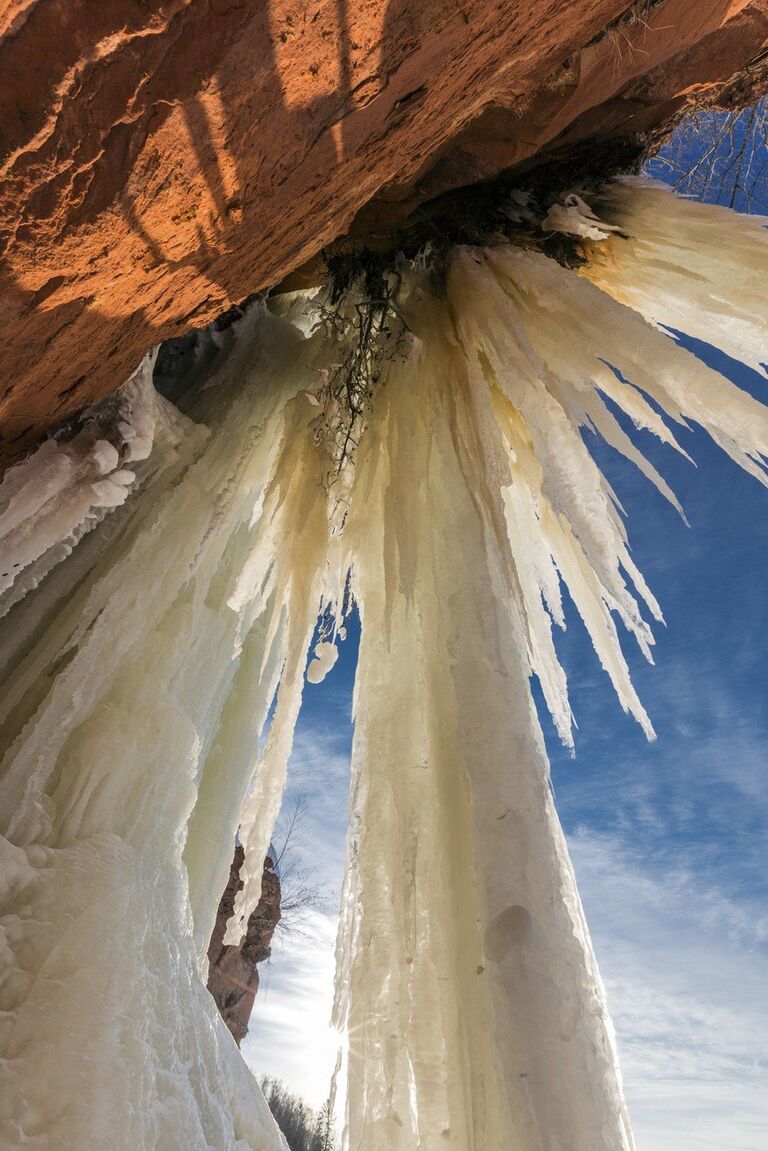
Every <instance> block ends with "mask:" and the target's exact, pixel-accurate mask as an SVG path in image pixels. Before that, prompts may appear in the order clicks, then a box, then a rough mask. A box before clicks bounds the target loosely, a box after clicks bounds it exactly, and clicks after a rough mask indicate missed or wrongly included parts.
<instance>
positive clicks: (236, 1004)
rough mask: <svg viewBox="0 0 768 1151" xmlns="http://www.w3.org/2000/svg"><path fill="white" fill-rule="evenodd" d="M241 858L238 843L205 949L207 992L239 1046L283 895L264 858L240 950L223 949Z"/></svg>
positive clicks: (267, 861)
mask: <svg viewBox="0 0 768 1151" xmlns="http://www.w3.org/2000/svg"><path fill="white" fill-rule="evenodd" d="M243 855H244V853H243V849H242V847H241V846H240V845H239V844H238V845H237V847H236V848H235V856H234V859H233V860H232V866H231V867H230V871H229V881H228V883H227V886H226V888H225V890H224V894H223V895H222V897H221V902H220V904H219V910H218V912H217V914H216V926H215V927H214V929H213V935H212V936H211V942H210V944H209V946H208V964H209V967H208V990H209V991H210V993H211V995H212V996H213V998H214V999H215V1000H216V1006H217V1007H218V1009H219V1011H220V1012H221V1015H222V1018H223V1020H224V1022H225V1023H226V1025H227V1027H228V1028H229V1030H230V1031H231V1032H232V1034H233V1035H234V1037H235V1042H236V1043H237V1045H238V1047H239V1046H240V1044H241V1042H242V1041H243V1039H244V1038H245V1036H246V1035H247V1034H248V1020H249V1019H250V1018H251V1011H252V1010H253V1003H254V1000H255V998H256V992H257V991H258V990H259V969H258V964H259V963H263V962H264V960H265V959H269V957H270V955H271V954H272V936H273V934H274V931H275V928H276V927H277V925H278V923H279V922H280V896H281V892H280V880H279V878H278V876H277V875H276V874H275V872H274V871H273V870H272V866H273V864H272V860H271V859H270V858H269V857H267V859H265V861H264V873H263V875H262V877H261V899H260V900H259V902H258V904H257V906H256V909H255V910H254V911H253V913H252V914H251V917H250V919H249V920H248V929H247V931H246V933H245V938H244V939H243V941H242V943H241V944H240V946H239V947H231V946H226V947H225V946H224V942H223V940H224V933H225V931H226V928H227V920H228V919H229V918H230V916H231V915H232V909H233V907H234V903H235V895H236V894H237V892H238V891H239V889H240V888H241V887H242V883H241V881H240V867H241V865H242V862H243Z"/></svg>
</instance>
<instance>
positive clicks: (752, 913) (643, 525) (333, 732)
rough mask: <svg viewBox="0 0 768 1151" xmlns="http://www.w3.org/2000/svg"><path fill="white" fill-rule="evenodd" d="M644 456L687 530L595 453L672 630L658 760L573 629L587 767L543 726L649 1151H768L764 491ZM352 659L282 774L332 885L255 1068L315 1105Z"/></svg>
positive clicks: (637, 675)
mask: <svg viewBox="0 0 768 1151" xmlns="http://www.w3.org/2000/svg"><path fill="white" fill-rule="evenodd" d="M688 346H691V344H690V342H689V343H688ZM692 350H694V351H696V352H697V354H700V355H701V356H702V358H705V359H708V360H709V361H710V362H711V363H713V365H714V366H718V367H720V368H721V369H722V370H726V371H727V374H729V375H731V377H732V378H733V379H734V380H735V381H736V382H737V383H738V384H739V385H740V386H742V387H747V388H748V389H749V390H750V391H752V392H753V394H755V395H757V396H759V397H760V398H762V399H765V400H767V401H768V380H766V379H765V378H763V377H761V376H758V375H757V374H755V373H750V372H748V371H747V370H746V369H744V368H743V367H741V366H740V365H735V364H733V363H732V362H727V361H726V360H725V359H724V358H723V357H722V356H719V355H718V353H716V352H714V351H713V350H712V349H708V348H707V347H706V346H696V347H692ZM633 435H634V436H635V437H636V442H638V443H639V444H640V445H641V447H642V448H643V450H644V451H645V453H646V454H647V456H648V457H649V458H650V459H651V461H652V462H653V463H654V464H656V465H657V466H658V467H659V469H660V470H661V471H662V473H663V474H664V475H665V477H666V478H667V479H668V480H669V481H670V482H671V484H672V487H673V488H674V490H675V492H676V493H677V495H678V496H679V497H680V499H681V502H682V504H683V506H684V508H685V511H686V514H687V516H688V519H689V522H690V525H691V526H690V528H687V527H686V526H685V525H684V524H683V522H682V521H681V520H680V519H679V517H678V516H677V514H676V513H675V512H674V510H673V509H672V508H671V507H670V506H669V505H668V504H667V503H666V502H665V501H664V500H662V499H661V497H659V496H658V495H657V494H656V493H655V492H654V491H653V489H652V488H651V487H650V485H648V484H647V483H646V482H645V481H643V480H642V477H640V476H639V475H638V474H637V473H636V472H635V471H634V469H632V468H631V467H630V466H629V465H627V464H626V462H625V461H624V460H622V459H620V458H619V457H618V456H616V455H615V453H613V452H612V451H611V450H610V449H608V448H605V447H604V446H603V445H602V444H600V443H597V442H595V443H594V444H590V446H593V447H594V453H595V456H596V458H597V459H598V462H599V463H600V465H601V467H602V468H603V470H604V472H605V474H606V476H607V478H608V480H609V481H610V482H611V484H612V485H613V487H614V489H615V490H616V492H617V494H618V495H619V497H620V499H621V500H622V503H623V504H624V507H625V508H626V511H627V515H628V527H629V534H630V542H631V545H632V549H633V554H634V558H635V560H636V561H637V563H638V565H639V567H640V570H641V571H642V572H643V573H644V575H645V576H646V578H647V579H648V582H649V585H650V586H651V589H652V590H653V592H654V593H655V595H656V596H657V598H658V599H659V601H660V603H661V606H662V609H663V611H664V615H665V620H666V627H662V626H657V627H656V628H655V635H656V641H657V642H656V648H655V659H656V666H655V667H650V666H649V665H648V664H646V662H645V661H644V659H643V658H642V656H640V655H639V653H638V652H636V651H635V650H633V648H632V644H631V643H630V642H629V641H628V642H626V643H625V644H624V647H625V651H626V653H627V656H628V659H629V661H630V666H631V668H632V672H633V678H634V682H635V685H636V687H637V689H638V691H639V694H640V697H641V699H642V701H643V703H644V705H645V706H646V708H647V710H648V712H649V714H650V716H651V719H652V721H653V724H654V726H655V728H656V732H657V736H658V738H657V740H656V742H655V743H653V744H649V743H647V742H646V740H645V737H644V736H643V734H642V732H641V731H640V729H639V727H638V726H637V725H636V724H635V723H634V722H633V721H632V720H630V719H628V718H627V717H625V716H624V714H623V713H622V711H621V709H620V707H619V705H618V703H617V701H616V700H615V698H614V696H613V693H612V690H611V687H610V684H609V682H608V680H607V677H606V676H605V674H604V673H603V672H602V671H601V669H600V667H599V664H598V663H597V660H596V658H595V656H594V653H593V652H592V650H591V647H590V644H589V640H588V638H587V636H586V634H585V632H584V629H583V628H582V626H581V624H580V622H579V621H578V619H577V618H576V617H575V613H574V612H573V611H571V612H570V616H569V619H568V627H567V630H566V632H565V633H562V634H559V635H558V637H557V639H558V650H559V653H560V657H561V659H562V661H563V664H564V666H565V668H566V670H567V672H568V678H569V684H570V692H571V701H572V705H573V710H574V713H575V716H576V721H577V723H578V731H577V733H576V755H575V757H574V758H571V757H570V756H569V755H568V754H567V752H565V751H564V750H563V748H562V747H561V746H560V744H559V742H558V739H557V735H556V733H555V732H554V729H553V728H552V725H551V723H550V721H549V719H548V717H547V716H546V714H545V712H544V709H543V707H542V708H540V714H541V717H542V725H543V728H544V732H545V737H546V739H547V746H548V751H549V754H550V759H551V763H552V778H553V785H554V789H555V794H556V798H557V806H558V810H559V813H560V818H561V820H562V822H563V825H564V827H565V830H566V834H567V836H568V839H569V844H570V849H571V852H572V855H573V860H574V866H575V868H576V874H577V878H578V881H579V886H580V890H581V894H582V898H583V900H584V904H585V907H586V912H587V917H588V920H589V924H590V928H591V931H592V935H593V940H594V944H595V949H596V952H597V956H598V960H599V963H600V967H601V971H602V974H603V978H604V980H605V983H606V986H607V990H608V996H609V1004H610V1008H611V1012H612V1015H613V1019H614V1023H615V1025H616V1030H617V1035H618V1041H619V1047H620V1054H621V1060H622V1067H623V1072H624V1080H625V1089H626V1093H627V1096H628V1100H629V1105H630V1111H631V1115H632V1119H633V1124H634V1127H635V1132H636V1137H637V1142H638V1146H639V1148H640V1151H768V1075H767V1074H766V1071H767V1067H766V1063H767V1060H766V1050H765V1036H766V1034H768V900H766V887H767V886H768V885H767V883H766V850H765V843H766V831H768V785H767V784H766V777H767V773H766V760H767V759H768V752H767V751H766V749H767V748H768V708H767V707H766V701H767V697H768V491H766V489H765V488H763V487H762V486H761V485H760V484H759V483H757V482H756V481H755V480H754V479H751V478H750V477H748V476H746V475H745V474H744V473H742V472H741V471H740V470H739V469H738V468H737V467H736V465H735V464H733V463H732V462H731V461H730V460H729V459H728V458H727V457H726V456H725V455H724V454H723V453H722V452H720V451H719V450H718V449H716V448H715V447H714V445H713V444H712V443H711V442H710V441H709V440H708V439H707V437H706V436H705V435H704V434H703V433H702V432H700V431H699V430H697V429H694V430H692V431H690V432H682V433H681V443H682V445H683V446H684V447H685V448H686V449H687V450H688V452H689V453H690V455H691V456H692V457H693V458H694V459H695V461H696V463H697V465H698V466H697V467H692V466H691V465H690V464H689V463H687V462H686V461H685V460H684V459H682V457H680V456H679V455H677V454H676V453H674V452H673V451H671V450H669V449H665V448H664V447H663V446H661V445H660V444H658V442H657V441H655V440H654V439H653V437H652V436H650V435H649V434H644V433H635V432H634V431H633ZM353 631H354V629H353ZM355 651H356V636H355V635H354V634H350V637H349V639H348V640H347V642H346V644H345V645H344V646H343V652H342V656H341V658H340V660H339V662H338V664H337V666H336V668H335V669H334V671H333V672H332V673H331V675H330V676H329V677H328V678H327V679H326V681H325V682H324V683H323V684H321V685H319V686H316V687H312V686H311V685H308V686H307V690H306V695H305V701H306V702H305V706H304V710H303V714H302V718H301V721H300V725H299V729H298V733H297V740H296V746H295V749H294V755H293V758H292V762H291V767H290V785H289V796H290V795H292V794H295V793H296V792H297V791H303V792H304V793H305V794H306V796H307V799H308V802H309V813H308V818H307V821H306V825H305V830H304V835H303V840H302V843H301V844H300V845H299V848H298V849H297V851H298V854H299V856H300V858H301V860H302V862H303V863H304V864H306V866H308V867H309V868H311V869H312V870H313V871H314V872H316V874H317V876H318V878H319V879H320V880H321V881H322V882H323V883H324V884H325V886H326V889H327V893H328V901H327V906H326V908H325V909H324V910H323V911H321V912H317V913H316V914H315V915H314V916H313V922H312V923H311V924H310V932H309V934H308V935H307V936H302V937H298V938H296V937H294V938H292V937H291V936H290V935H289V936H286V938H285V941H284V942H283V943H282V944H280V943H278V945H277V946H276V948H275V951H274V955H273V959H272V961H271V963H270V965H269V967H268V968H267V969H265V970H264V978H263V984H262V990H261V991H260V992H259V997H258V999H257V1003H256V1008H255V1011H254V1016H253V1020H252V1025H251V1035H250V1037H249V1039H248V1040H247V1041H246V1044H245V1047H244V1053H245V1055H246V1058H248V1059H249V1061H250V1062H251V1064H252V1065H253V1066H254V1068H255V1069H256V1070H258V1071H259V1072H262V1071H267V1072H270V1073H273V1074H277V1075H279V1076H280V1077H282V1078H283V1079H284V1080H285V1081H286V1083H288V1084H289V1085H290V1086H292V1087H293V1088H294V1089H295V1090H298V1091H300V1092H301V1093H303V1094H304V1095H305V1096H306V1097H307V1098H308V1100H309V1102H310V1103H312V1104H313V1105H318V1104H319V1103H320V1102H321V1100H322V1098H323V1097H324V1095H325V1093H326V1091H327V1083H328V1079H329V1076H330V1072H331V1070H332V1067H333V1062H334V1058H335V1050H336V1040H335V1038H334V1037H333V1036H331V1035H330V1034H329V1032H328V1030H327V1028H326V1027H325V1022H326V1020H327V1018H328V1015H329V1013H330V1002H331V980H332V972H333V941H334V934H335V922H336V908H337V904H338V892H339V887H340V883H341V875H342V869H343V858H344V836H345V832H346V803H347V799H346V785H347V779H348V771H349V750H350V746H351V735H352V731H351V724H350V708H351V690H352V680H353V676H354V659H355ZM534 692H535V693H536V696H537V699H538V700H539V701H540V693H539V692H538V688H537V685H535V684H534ZM310 1032H311V1036H310Z"/></svg>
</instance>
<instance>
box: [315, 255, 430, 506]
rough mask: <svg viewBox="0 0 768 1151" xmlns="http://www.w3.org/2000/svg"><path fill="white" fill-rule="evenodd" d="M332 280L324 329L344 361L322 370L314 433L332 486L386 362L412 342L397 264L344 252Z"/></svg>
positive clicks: (335, 261)
mask: <svg viewBox="0 0 768 1151" xmlns="http://www.w3.org/2000/svg"><path fill="white" fill-rule="evenodd" d="M328 279H329V287H328V293H327V297H326V298H327V302H324V303H321V304H320V305H319V307H318V327H319V328H322V329H323V330H324V333H325V335H326V337H327V338H328V339H329V340H331V341H332V342H334V343H335V344H336V345H337V346H338V348H339V351H340V353H341V359H339V360H338V362H336V363H332V364H330V365H328V366H326V367H324V368H322V369H321V370H320V376H321V381H322V382H321V385H320V387H319V389H318V390H317V391H316V392H315V393H314V396H313V402H315V403H317V404H318V405H319V407H320V408H321V412H320V414H319V415H318V417H317V419H316V420H315V423H314V433H315V441H316V443H322V444H324V445H325V446H326V448H327V450H328V453H329V455H330V458H331V465H332V466H331V469H330V471H329V474H328V484H329V486H330V485H332V484H334V483H335V482H336V481H337V479H338V478H339V476H340V474H341V472H342V471H343V470H344V468H345V467H346V465H347V464H348V463H349V462H350V461H351V460H352V458H353V456H354V452H355V449H356V448H357V446H358V443H359V440H360V435H361V432H362V430H363V427H364V425H365V420H366V418H367V416H368V414H369V413H370V411H371V409H372V406H373V396H374V392H375V390H376V387H377V385H378V384H379V381H380V379H381V367H382V362H383V361H384V360H385V359H395V358H400V359H402V358H404V357H405V356H406V355H407V353H408V350H409V348H410V339H409V329H408V325H407V323H406V321H405V319H404V318H403V315H402V312H401V311H400V307H399V305H398V293H399V291H400V288H401V284H402V277H401V274H400V271H399V270H398V267H397V261H396V260H394V261H393V260H391V259H387V258H385V257H383V256H381V255H379V254H377V253H374V252H371V251H369V250H363V251H362V252H361V253H355V252H349V251H348V252H344V253H340V254H337V255H334V256H330V257H329V258H328Z"/></svg>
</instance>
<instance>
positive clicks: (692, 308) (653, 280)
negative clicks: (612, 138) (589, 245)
mask: <svg viewBox="0 0 768 1151" xmlns="http://www.w3.org/2000/svg"><path fill="white" fill-rule="evenodd" d="M598 204H599V208H600V213H601V215H605V216H606V218H608V219H610V221H611V222H612V223H613V224H615V225H618V227H619V228H620V229H621V233H622V234H621V235H620V236H612V237H610V238H607V239H606V241H605V242H604V243H600V244H596V245H595V246H594V249H593V250H592V251H591V253H590V255H591V258H590V260H589V262H588V263H587V264H586V265H585V266H584V268H583V274H584V275H585V276H586V277H588V278H589V279H591V280H592V282H593V283H595V284H597V285H598V287H600V288H602V289H603V290H604V291H606V292H609V293H610V294H611V295H612V296H615V298H616V299H617V300H620V301H621V302H622V303H624V304H628V305H629V306H630V307H631V308H635V309H636V310H637V311H638V312H640V313H641V314H642V315H643V316H645V317H646V319H647V320H649V321H650V322H651V323H654V324H659V325H666V326H667V327H670V328H674V329H676V330H677V331H681V332H685V333H686V334H687V335H689V336H695V337H696V338H697V339H699V340H703V341H704V342H705V343H708V344H715V345H716V346H717V347H718V348H721V349H722V351H724V352H726V353H727V354H728V355H729V356H731V357H732V358H733V359H735V360H740V361H742V362H743V363H745V364H749V366H750V367H752V368H755V369H756V370H757V371H760V370H764V365H765V363H766V358H767V356H768V353H766V339H765V317H766V306H765V296H766V292H765V269H766V267H767V266H768V219H766V218H765V217H761V216H741V215H738V214H737V213H735V212H731V211H729V210H728V209H727V208H721V207H716V206H714V205H712V204H698V203H694V202H692V201H690V200H685V199H682V198H681V197H678V196H675V195H673V193H672V192H670V190H669V189H668V188H665V187H664V185H662V184H656V183H654V182H653V181H650V180H640V179H626V180H622V181H618V182H616V183H612V184H608V185H607V187H606V188H605V190H604V191H603V192H602V193H601V195H600V197H599V200H598Z"/></svg>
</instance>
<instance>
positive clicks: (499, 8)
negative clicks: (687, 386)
mask: <svg viewBox="0 0 768 1151" xmlns="http://www.w3.org/2000/svg"><path fill="white" fill-rule="evenodd" d="M766 43H768V0H662V2H661V3H659V2H654V0H641V2H640V3H635V4H633V5H628V4H626V3H622V2H618V0H571V2H570V3H568V4H564V3H562V2H559V0H530V2H529V3H526V4H521V3H520V2H519V0H497V2H492V0H98V3H93V2H92V0H91V2H89V0H0V166H1V167H2V181H1V182H0V252H1V253H2V260H1V261H0V284H1V287H0V291H1V292H2V306H3V321H4V322H3V336H2V340H0V433H1V434H2V437H3V440H2V445H0V455H1V456H2V458H3V459H4V460H6V461H7V460H8V459H9V458H12V457H13V456H14V455H17V454H18V453H19V452H20V451H22V450H24V449H25V448H26V447H28V446H30V445H31V444H32V443H33V442H34V441H35V440H36V439H37V438H39V436H40V435H41V434H42V433H43V432H44V431H45V429H46V428H47V427H49V426H50V425H51V424H52V423H54V422H56V421H58V420H60V419H62V418H63V417H64V416H66V415H68V414H70V413H71V412H73V411H75V410H77V409H78V408H80V407H82V406H83V405H84V404H87V403H90V402H92V401H94V400H96V399H99V398H100V397H102V396H104V395H105V394H107V393H109V392H111V391H113V390H114V389H115V388H117V387H118V386H119V385H120V384H121V383H122V382H123V381H124V380H125V379H126V378H127V377H128V375H129V374H130V373H131V371H132V370H133V369H134V368H135V366H136V364H137V362H138V361H139V359H140V357H141V356H142V354H143V353H144V352H145V351H146V350H147V348H149V347H150V346H151V345H153V344H156V343H158V342H159V341H160V340H162V339H166V338H168V337H170V336H175V335H179V334H180V333H181V332H183V331H184V330H185V329H186V328H188V327H191V326H200V325H202V324H204V323H207V322H208V321H210V320H211V319H212V318H213V317H214V316H216V315H217V314H219V313H220V312H221V311H223V310H224V309H225V308H226V307H227V306H228V305H230V304H231V303H233V302H236V301H238V300H242V299H243V298H244V297H246V296H248V295H249V294H250V293H252V292H255V291H258V290H259V289H261V288H264V287H266V286H268V285H272V284H275V283H277V282H278V281H280V280H281V279H283V278H284V277H285V276H286V275H287V274H288V273H290V272H292V271H293V270H295V269H297V268H301V266H302V265H304V264H305V263H306V262H307V261H309V260H310V259H311V257H313V256H314V255H315V254H316V253H317V252H318V251H319V250H320V249H321V248H322V247H323V246H324V245H326V244H328V243H329V242H330V241H332V240H333V239H335V238H337V237H338V236H341V235H344V234H346V233H349V232H350V231H351V232H353V233H354V234H357V235H365V234H366V233H367V232H370V231H374V230H376V229H379V230H381V229H382V228H386V226H387V225H388V224H389V223H392V222H395V221H397V220H399V219H401V218H402V217H403V216H404V215H406V214H407V213H409V212H410V211H411V210H412V209H413V208H414V207H415V206H416V205H418V204H419V203H421V202H423V201H424V200H426V199H429V198H431V197H433V196H435V195H437V194H439V193H441V192H444V191H446V190H448V189H449V188H452V187H455V186H459V185H464V184H467V183H471V182H473V181H475V180H478V179H483V178H486V177H489V176H492V175H495V174H497V173H498V172H500V171H502V170H505V169H509V168H515V167H517V166H523V167H525V166H528V167H530V166H531V164H533V163H535V162H538V161H539V160H541V159H543V158H546V157H549V156H551V155H552V154H553V153H554V154H563V152H565V153H566V154H567V151H568V149H569V148H572V147H574V146H576V145H578V144H579V143H580V142H583V141H585V140H588V139H595V140H598V141H601V142H602V141H605V140H610V139H618V138H625V137H628V136H633V135H635V134H636V133H645V132H648V131H653V130H655V129H657V128H658V126H659V125H660V124H665V123H668V122H669V121H670V119H671V118H672V117H673V116H674V115H675V114H676V113H678V112H679V111H681V110H682V109H684V108H685V107H686V106H687V105H689V104H690V103H692V102H698V101H701V100H702V99H707V100H713V99H714V100H716V99H717V98H718V93H720V92H725V93H727V92H728V91H730V92H736V91H737V92H738V93H739V98H740V99H744V98H745V93H746V95H747V96H748V95H749V91H750V88H751V86H752V85H753V80H754V81H755V82H756V78H757V77H758V76H763V75H764V54H765V46H766ZM736 80H737V81H738V82H736Z"/></svg>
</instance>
